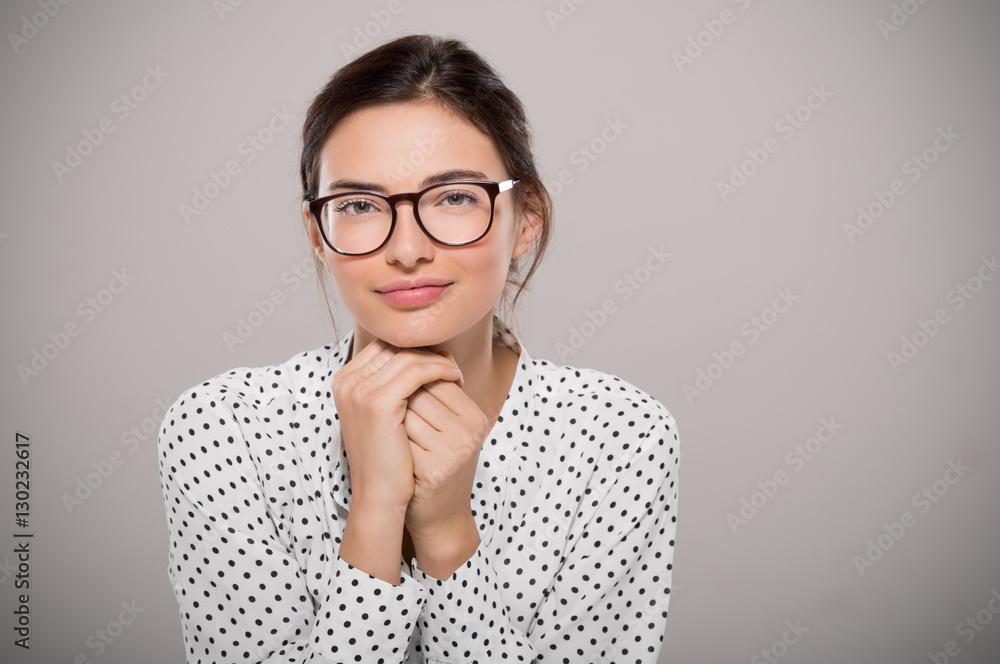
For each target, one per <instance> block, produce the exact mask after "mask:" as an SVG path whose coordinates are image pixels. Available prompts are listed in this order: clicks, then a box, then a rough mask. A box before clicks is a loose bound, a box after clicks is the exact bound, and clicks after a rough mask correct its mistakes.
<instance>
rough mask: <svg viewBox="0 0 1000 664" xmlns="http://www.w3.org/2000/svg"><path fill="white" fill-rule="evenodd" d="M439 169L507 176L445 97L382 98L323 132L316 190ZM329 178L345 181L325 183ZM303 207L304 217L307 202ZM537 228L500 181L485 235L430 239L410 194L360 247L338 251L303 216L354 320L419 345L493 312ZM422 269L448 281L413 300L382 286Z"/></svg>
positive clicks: (375, 185) (390, 184)
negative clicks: (369, 249)
mask: <svg viewBox="0 0 1000 664" xmlns="http://www.w3.org/2000/svg"><path fill="white" fill-rule="evenodd" d="M444 173H451V174H450V175H448V176H447V179H448V180H490V181H493V182H502V181H504V180H507V179H509V177H510V176H509V174H508V173H507V172H506V170H505V168H504V166H503V162H502V161H501V160H500V157H499V155H498V154H497V152H496V150H495V149H494V147H493V144H492V142H491V141H490V139H489V138H488V137H487V136H486V135H485V134H483V133H481V132H480V131H479V130H477V129H476V128H475V127H473V126H472V125H470V124H468V123H467V122H466V121H465V120H463V119H462V118H460V117H459V116H457V115H455V114H454V113H452V112H451V111H449V110H448V109H446V108H445V107H443V106H440V105H438V104H434V103H423V104H415V103H403V104H387V105H383V106H377V107H374V108H369V109H365V110H362V111H358V112H356V113H354V114H352V115H350V116H348V117H347V118H346V119H345V120H344V121H343V122H342V123H341V124H340V125H339V126H338V127H337V129H336V130H335V131H334V132H333V133H332V134H331V135H330V136H329V138H327V140H326V143H325V144H324V146H323V149H322V152H321V154H320V168H319V181H318V194H317V195H318V196H328V195H330V194H334V193H337V192H342V191H349V190H352V189H366V190H373V191H379V192H382V193H385V194H387V195H391V194H397V193H402V192H416V191H420V190H422V189H423V188H425V187H426V186H427V185H426V184H424V182H425V181H427V180H431V181H432V182H433V179H432V178H435V177H439V176H440V175H441V174H444ZM335 182H337V183H339V182H343V183H344V184H345V186H343V187H339V186H338V187H337V188H335V189H331V188H330V187H331V184H333V183H335ZM515 186H520V185H515ZM303 211H304V214H305V215H306V220H307V221H309V216H308V209H307V208H305V207H304V208H303ZM537 228H538V223H537V221H535V218H534V217H533V216H531V215H530V214H528V213H524V214H522V215H518V214H517V213H516V211H515V209H514V199H513V196H512V192H511V191H509V190H508V191H506V192H503V193H500V194H499V195H498V196H497V198H496V208H495V212H494V217H493V225H492V227H491V228H490V230H489V232H488V233H487V234H486V236H485V237H484V238H482V239H481V240H479V241H477V242H474V243H472V244H469V245H465V246H461V247H449V246H445V245H440V244H437V243H435V242H434V241H433V240H431V239H430V238H429V237H428V236H427V235H426V234H425V233H424V232H423V231H422V230H421V229H420V227H419V226H418V225H417V222H416V219H415V218H414V216H413V206H412V204H410V203H409V202H400V203H398V204H397V207H396V226H395V229H394V230H393V232H392V236H391V237H390V238H389V241H388V242H387V243H386V244H385V245H384V246H383V247H382V248H381V249H379V250H378V251H376V252H374V253H371V254H368V255H366V256H343V255H341V254H338V253H336V252H335V251H333V250H332V249H330V248H329V247H328V246H327V245H326V243H325V242H323V239H322V237H321V236H320V233H319V229H318V228H317V225H316V223H315V222H312V223H310V224H309V235H310V240H311V242H312V245H313V248H314V249H315V250H316V251H317V252H322V253H320V255H321V257H322V258H323V259H324V262H325V263H326V265H327V267H328V268H329V270H330V272H331V273H332V274H333V277H334V280H335V281H336V284H337V290H338V291H339V293H340V297H341V300H342V301H343V303H344V305H345V306H346V307H347V309H348V311H350V312H351V315H352V316H353V317H354V319H355V320H356V321H357V323H358V324H359V325H361V326H362V327H363V328H364V329H366V330H368V331H369V332H370V333H371V334H372V335H374V336H375V337H377V338H379V339H383V340H385V341H387V342H389V343H391V344H394V345H397V346H400V347H417V346H431V345H436V344H440V343H442V342H444V341H446V340H448V339H451V338H452V337H454V336H456V335H457V334H459V333H460V332H463V331H465V330H467V329H469V328H470V327H471V326H472V325H473V324H474V323H476V322H477V321H480V320H482V319H483V318H484V316H487V315H492V311H493V308H494V306H495V304H496V303H497V301H498V300H499V298H500V296H501V295H502V293H503V290H504V287H505V285H506V280H507V273H508V269H509V266H510V261H511V259H512V258H516V257H518V256H520V255H522V254H523V253H525V252H526V251H528V249H530V248H531V245H532V243H533V241H534V238H535V235H536V230H537ZM422 277H431V278H435V279H442V280H445V281H446V282H448V283H449V285H447V286H446V287H445V289H444V290H443V291H442V292H441V294H440V295H438V296H437V298H436V299H434V300H433V301H430V302H425V303H422V304H419V305H412V304H405V305H404V304H399V303H394V302H392V301H390V299H388V298H387V297H385V296H383V295H382V294H381V292H383V291H385V290H386V289H385V287H386V286H387V285H388V284H390V283H391V282H394V281H398V280H407V281H409V280H414V279H418V278H422ZM390 297H391V296H390ZM397 302H398V300H397Z"/></svg>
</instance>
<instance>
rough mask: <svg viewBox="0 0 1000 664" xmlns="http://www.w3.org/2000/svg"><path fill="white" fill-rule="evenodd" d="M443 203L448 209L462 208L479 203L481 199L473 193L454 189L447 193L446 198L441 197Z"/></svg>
mask: <svg viewBox="0 0 1000 664" xmlns="http://www.w3.org/2000/svg"><path fill="white" fill-rule="evenodd" d="M441 202H442V203H443V204H444V205H445V206H446V207H462V206H463V205H469V204H474V203H478V202H479V197H478V196H476V195H475V194H473V193H472V192H471V191H465V190H460V189H454V190H452V191H449V192H446V193H445V194H444V196H442V197H441Z"/></svg>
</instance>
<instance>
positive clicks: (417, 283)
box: [376, 277, 452, 293]
mask: <svg viewBox="0 0 1000 664" xmlns="http://www.w3.org/2000/svg"><path fill="white" fill-rule="evenodd" d="M451 283H452V282H451V281H449V280H447V279H438V278H435V277H420V278H419V279H399V280H397V281H393V282H392V283H390V284H386V285H385V286H382V287H381V288H378V289H376V290H377V291H378V292H379V293H391V292H393V291H399V290H411V289H414V288H424V287H425V286H447V285H449V284H451Z"/></svg>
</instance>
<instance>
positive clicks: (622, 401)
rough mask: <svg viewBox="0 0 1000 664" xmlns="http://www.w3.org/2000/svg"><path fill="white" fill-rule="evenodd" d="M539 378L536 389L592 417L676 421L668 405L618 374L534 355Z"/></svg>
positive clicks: (540, 395) (561, 406)
mask: <svg viewBox="0 0 1000 664" xmlns="http://www.w3.org/2000/svg"><path fill="white" fill-rule="evenodd" d="M532 362H533V364H534V368H535V376H536V378H537V380H538V385H537V386H536V389H535V392H536V395H537V396H538V397H539V398H540V399H544V400H545V401H546V402H549V401H552V400H556V401H557V405H558V407H560V408H566V407H569V408H570V409H571V410H577V411H581V412H589V413H590V414H591V416H592V417H600V416H603V417H615V418H627V417H632V418H640V419H642V420H646V421H655V422H668V423H670V424H673V423H674V418H673V415H671V414H670V411H669V410H668V409H667V407H666V406H665V405H664V404H663V403H662V402H660V401H659V400H658V399H656V398H655V397H653V396H652V395H651V394H650V393H649V392H647V391H646V390H644V389H642V388H640V387H638V386H637V385H634V384H633V383H631V382H629V381H627V380H625V379H624V378H621V377H619V376H617V375H615V374H612V373H608V372H606V371H601V370H599V369H590V368H586V367H577V366H573V365H560V364H556V363H555V362H552V361H551V360H545V359H533V360H532Z"/></svg>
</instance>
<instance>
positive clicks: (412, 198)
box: [309, 179, 520, 256]
mask: <svg viewBox="0 0 1000 664" xmlns="http://www.w3.org/2000/svg"><path fill="white" fill-rule="evenodd" d="M518 182H520V180H516V179H510V180H504V181H503V182H491V181H489V180H449V181H447V182H437V183H435V184H432V185H430V186H429V187H426V188H425V189H421V190H420V191H416V192H411V193H402V194H393V195H392V196H386V195H385V194H380V193H378V192H375V191H365V190H363V189H359V190H355V191H344V192H340V193H337V194H331V195H330V196H323V197H321V198H316V199H313V200H311V201H309V214H310V216H311V217H312V218H313V221H315V222H316V225H317V226H318V227H319V233H320V235H321V236H322V237H323V242H325V243H326V246H328V247H330V249H332V250H333V251H335V252H337V253H338V254H340V255H342V256H367V255H368V254H373V253H375V252H376V251H378V250H379V249H381V248H382V247H384V246H385V245H386V244H387V243H388V242H389V238H391V237H392V232H393V231H394V230H396V203H398V202H399V201H409V202H410V203H412V204H413V217H414V218H415V219H416V220H417V225H418V226H420V230H422V231H423V232H424V234H425V235H426V236H427V237H429V238H430V239H431V240H433V241H434V242H437V243H438V244H443V245H445V246H447V247H464V246H465V245H467V244H472V243H473V242H479V241H480V240H482V239H483V238H484V237H486V234H487V233H489V232H490V229H491V228H492V227H493V215H494V212H495V211H496V200H497V196H499V195H500V194H502V193H503V192H505V191H508V190H510V189H513V188H514V185H515V184H517V183H518ZM458 184H475V185H479V186H480V187H482V188H483V189H485V190H486V194H487V195H488V196H489V197H490V222H489V223H488V224H487V225H486V230H484V231H483V232H482V234H481V235H480V236H479V237H477V238H475V239H473V240H468V241H466V242H445V241H443V240H439V239H437V238H436V237H434V236H433V235H432V234H431V232H430V231H428V230H427V228H426V227H425V226H424V222H422V221H421V220H420V209H419V205H420V197H421V196H423V195H424V194H426V193H427V192H428V191H430V190H432V189H438V188H440V187H447V186H449V185H458ZM358 195H364V196H373V197H375V198H379V199H381V200H383V201H385V202H386V203H387V204H388V205H389V209H390V210H392V222H391V223H390V224H389V232H388V233H387V234H386V236H385V239H384V240H382V243H381V244H380V245H378V246H377V247H375V248H374V249H372V250H371V251H362V252H350V251H341V250H340V249H338V248H337V247H335V246H333V243H332V242H330V239H329V238H327V236H326V231H325V230H324V229H323V223H322V222H321V221H320V215H321V214H322V212H323V206H324V205H326V203H327V202H328V201H331V200H333V199H334V198H343V197H345V196H358Z"/></svg>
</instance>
